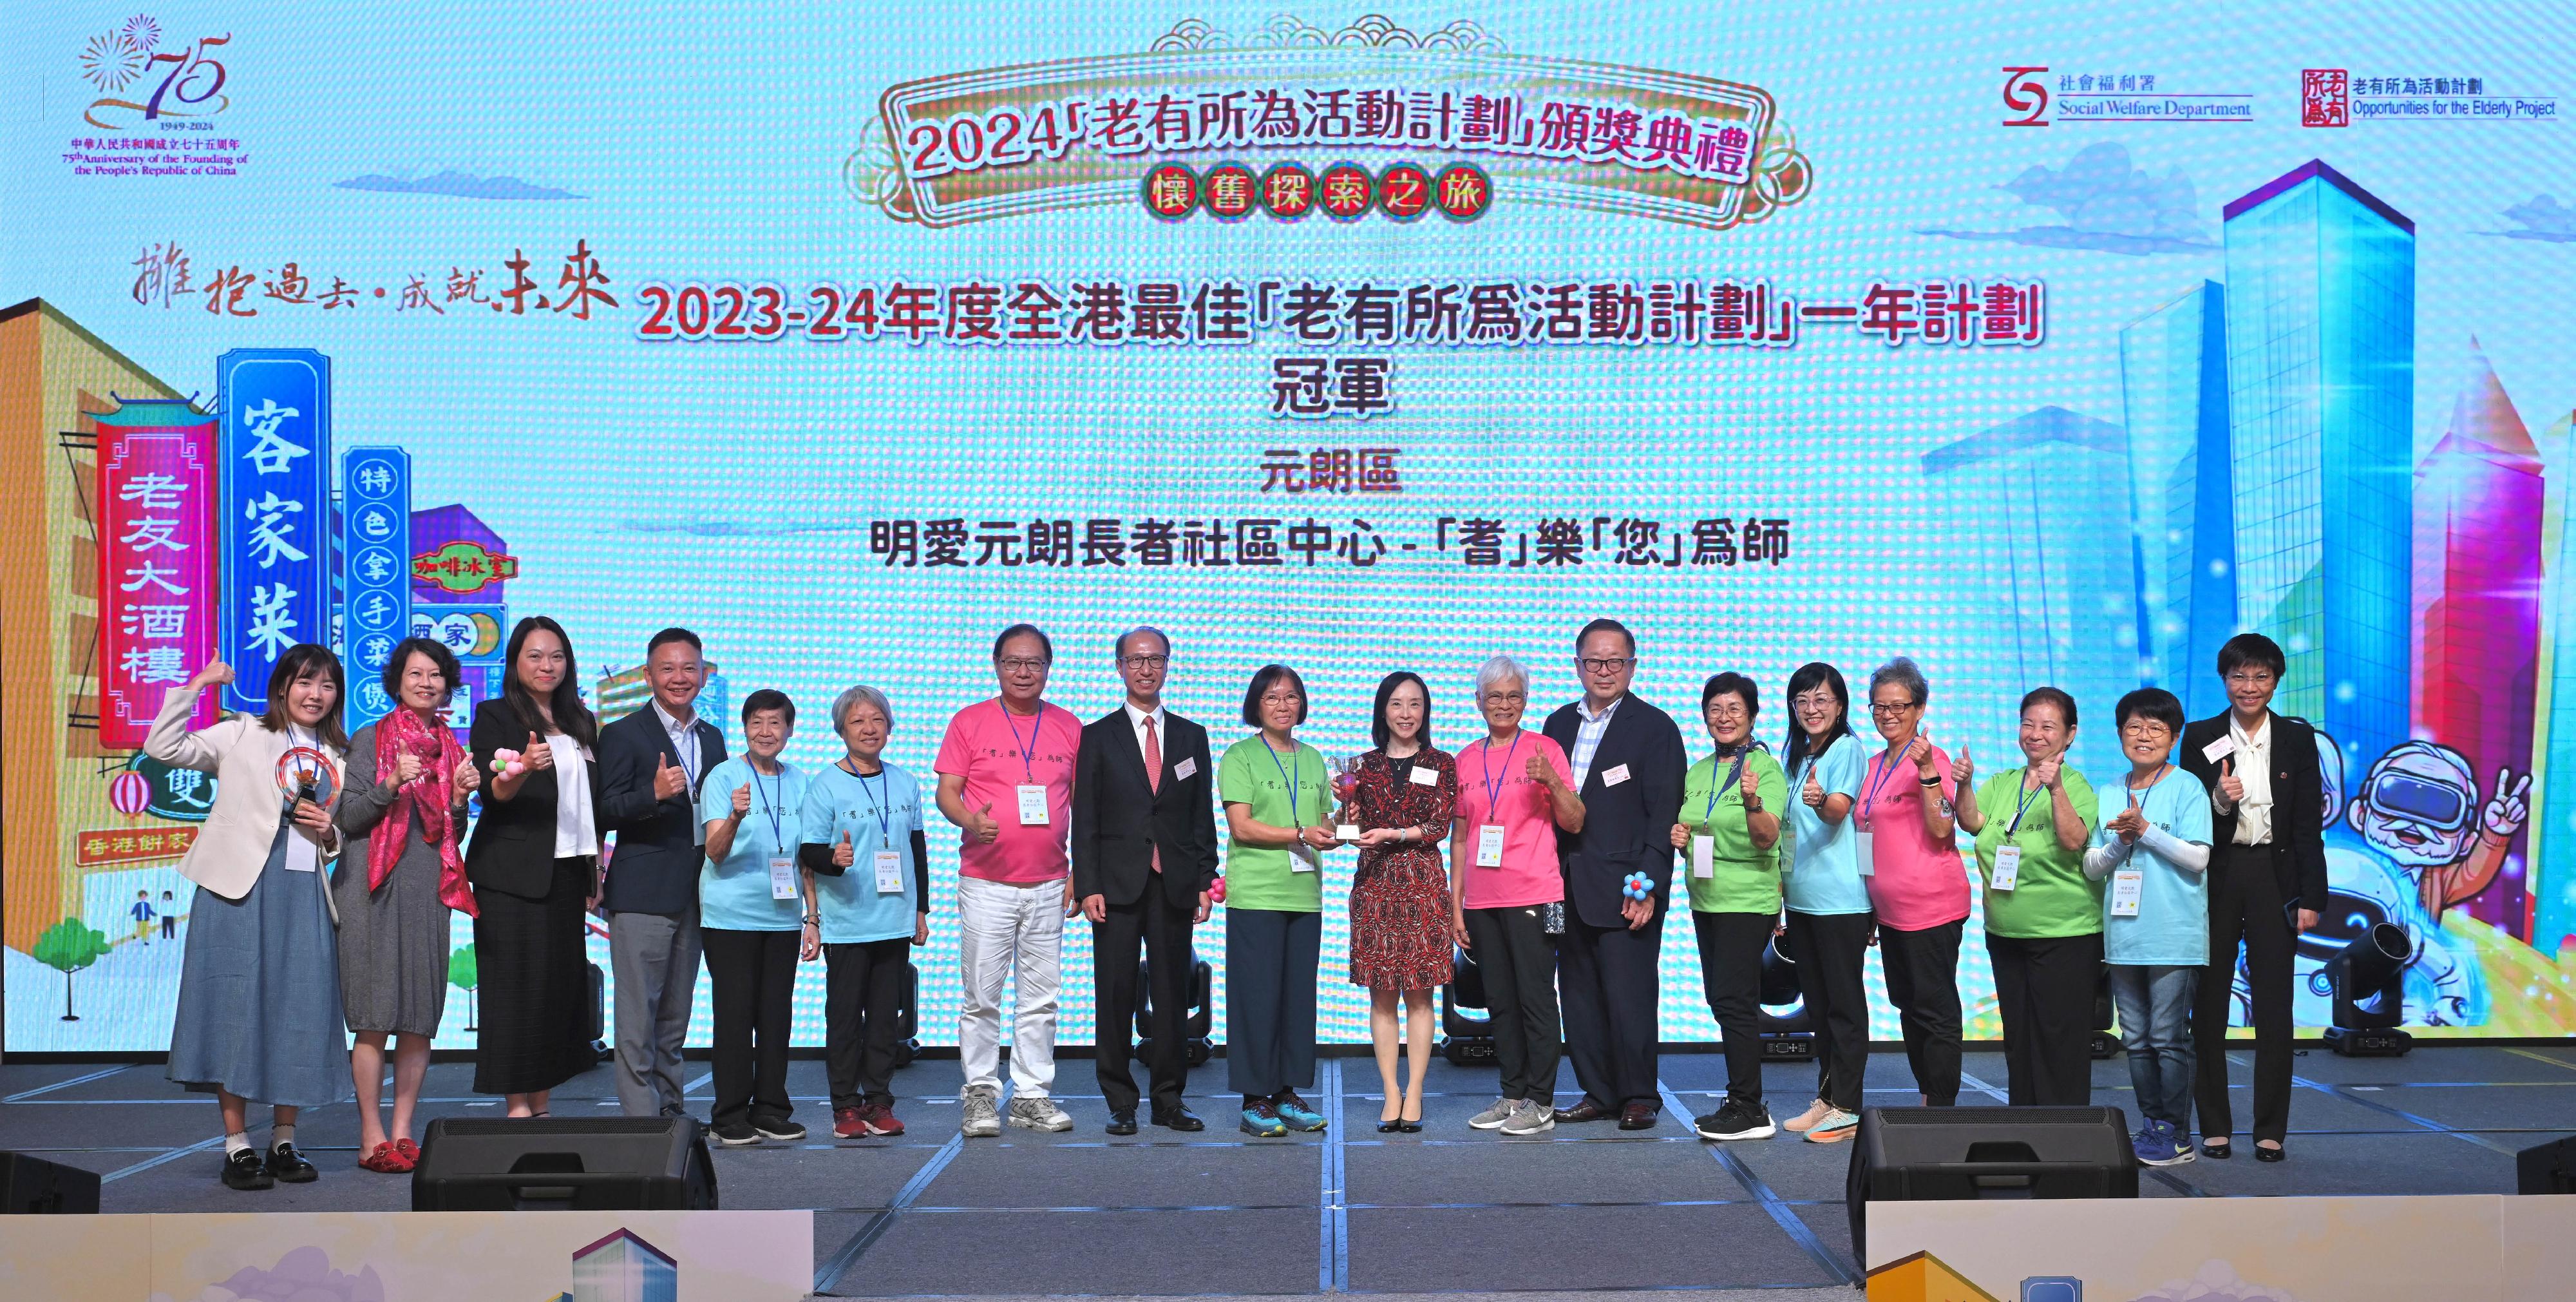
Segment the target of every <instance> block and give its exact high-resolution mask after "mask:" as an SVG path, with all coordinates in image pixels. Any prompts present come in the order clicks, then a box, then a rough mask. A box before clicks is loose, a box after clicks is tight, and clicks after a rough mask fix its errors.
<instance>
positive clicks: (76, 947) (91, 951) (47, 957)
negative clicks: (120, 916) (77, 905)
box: [28, 918, 107, 1022]
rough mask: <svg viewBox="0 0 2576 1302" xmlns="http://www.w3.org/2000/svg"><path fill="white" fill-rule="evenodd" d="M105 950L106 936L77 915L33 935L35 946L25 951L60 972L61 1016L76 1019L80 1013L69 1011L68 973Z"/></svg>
mask: <svg viewBox="0 0 2576 1302" xmlns="http://www.w3.org/2000/svg"><path fill="white" fill-rule="evenodd" d="M106 952H107V937H106V936H104V935H102V934H100V932H99V931H98V930H97V929H96V928H93V927H91V926H89V925H88V924H87V923H84V922H82V921H81V920H80V919H78V918H65V919H63V920H62V921H60V922H57V923H55V924H54V925H53V926H52V927H49V928H47V929H46V931H45V934H44V935H41V936H38V937H37V938H36V947H35V948H34V949H32V950H29V951H28V955H29V956H30V957H32V958H34V959H35V960H36V961H37V962H39V963H42V964H44V965H45V966H47V967H49V968H52V969H54V970H55V971H57V972H60V973H62V974H63V1020H64V1021H66V1022H77V1021H79V1020H80V1015H79V1014H78V1013H75V1012H73V1011H72V973H74V972H78V971H80V970H81V969H82V968H85V967H88V966H89V965H90V964H92V963H95V962H97V961H98V960H99V956H100V955H102V954H105V953H106Z"/></svg>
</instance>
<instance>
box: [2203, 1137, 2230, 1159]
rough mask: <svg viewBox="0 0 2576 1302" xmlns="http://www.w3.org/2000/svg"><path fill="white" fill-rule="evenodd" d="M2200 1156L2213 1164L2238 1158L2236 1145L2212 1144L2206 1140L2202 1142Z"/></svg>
mask: <svg viewBox="0 0 2576 1302" xmlns="http://www.w3.org/2000/svg"><path fill="white" fill-rule="evenodd" d="M2200 1155H2201V1156H2202V1157H2205V1158H2208V1159H2209V1160H2210V1161H2213V1162H2224V1161H2226V1160H2227V1159H2229V1158H2231V1157H2234V1156H2236V1145H2235V1144H2233V1143H2227V1144H2212V1143H2210V1142H2209V1141H2208V1140H2206V1139H2204V1140H2202V1141H2200Z"/></svg>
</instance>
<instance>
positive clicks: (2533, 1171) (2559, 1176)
mask: <svg viewBox="0 0 2576 1302" xmlns="http://www.w3.org/2000/svg"><path fill="white" fill-rule="evenodd" d="M2513 1172H2514V1191H2515V1192H2516V1193H2527V1194H2576V1139H2558V1140H2552V1141H2550V1142H2549V1143H2546V1144H2540V1145H2536V1146H2534V1147H2531V1148H2526V1149H2524V1150H2522V1151H2521V1152H2519V1153H2516V1154H2514V1158H2513ZM9 1210H11V1211H17V1210H18V1207H17V1204H16V1203H15V1201H14V1200H13V1201H12V1202H11V1204H10V1207H9Z"/></svg>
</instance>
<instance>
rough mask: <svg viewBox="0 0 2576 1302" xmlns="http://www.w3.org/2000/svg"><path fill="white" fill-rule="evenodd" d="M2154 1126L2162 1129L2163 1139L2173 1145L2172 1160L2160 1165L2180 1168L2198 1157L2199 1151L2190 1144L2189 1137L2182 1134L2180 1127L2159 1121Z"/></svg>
mask: <svg viewBox="0 0 2576 1302" xmlns="http://www.w3.org/2000/svg"><path fill="white" fill-rule="evenodd" d="M2155 1124H2156V1125H2158V1126H2162V1127H2163V1128H2164V1132H2165V1138H2166V1139H2167V1140H2169V1141H2171V1142H2172V1144H2173V1150H2174V1155H2173V1160H2172V1161H2170V1162H2166V1163H2162V1165H2165V1166H2180V1165H2181V1164H2183V1163H2185V1162H2188V1161H2191V1160H2192V1159H2193V1158H2196V1157H2198V1156H2200V1149H2199V1148H2197V1147H2196V1146H2194V1145H2193V1144H2192V1142H2191V1136H2189V1135H2186V1134H2184V1133H2183V1132H2182V1127H2180V1126H2177V1125H2175V1124H2174V1123H2172V1122H2170V1121H2159V1122H2156V1123H2155Z"/></svg>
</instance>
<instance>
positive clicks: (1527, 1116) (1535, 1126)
mask: <svg viewBox="0 0 2576 1302" xmlns="http://www.w3.org/2000/svg"><path fill="white" fill-rule="evenodd" d="M1502 1129H1503V1133H1504V1134H1506V1135H1535V1134H1539V1133H1541V1132H1544V1131H1549V1130H1554V1129H1556V1109H1555V1108H1552V1107H1549V1106H1548V1105H1547V1104H1544V1103H1540V1102H1537V1101H1536V1100H1533V1099H1522V1100H1520V1101H1519V1102H1518V1103H1517V1104H1516V1105H1514V1107H1513V1108H1512V1115H1511V1116H1510V1117H1509V1118H1508V1119H1506V1120H1505V1121H1504V1122H1503V1127H1502Z"/></svg>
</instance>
